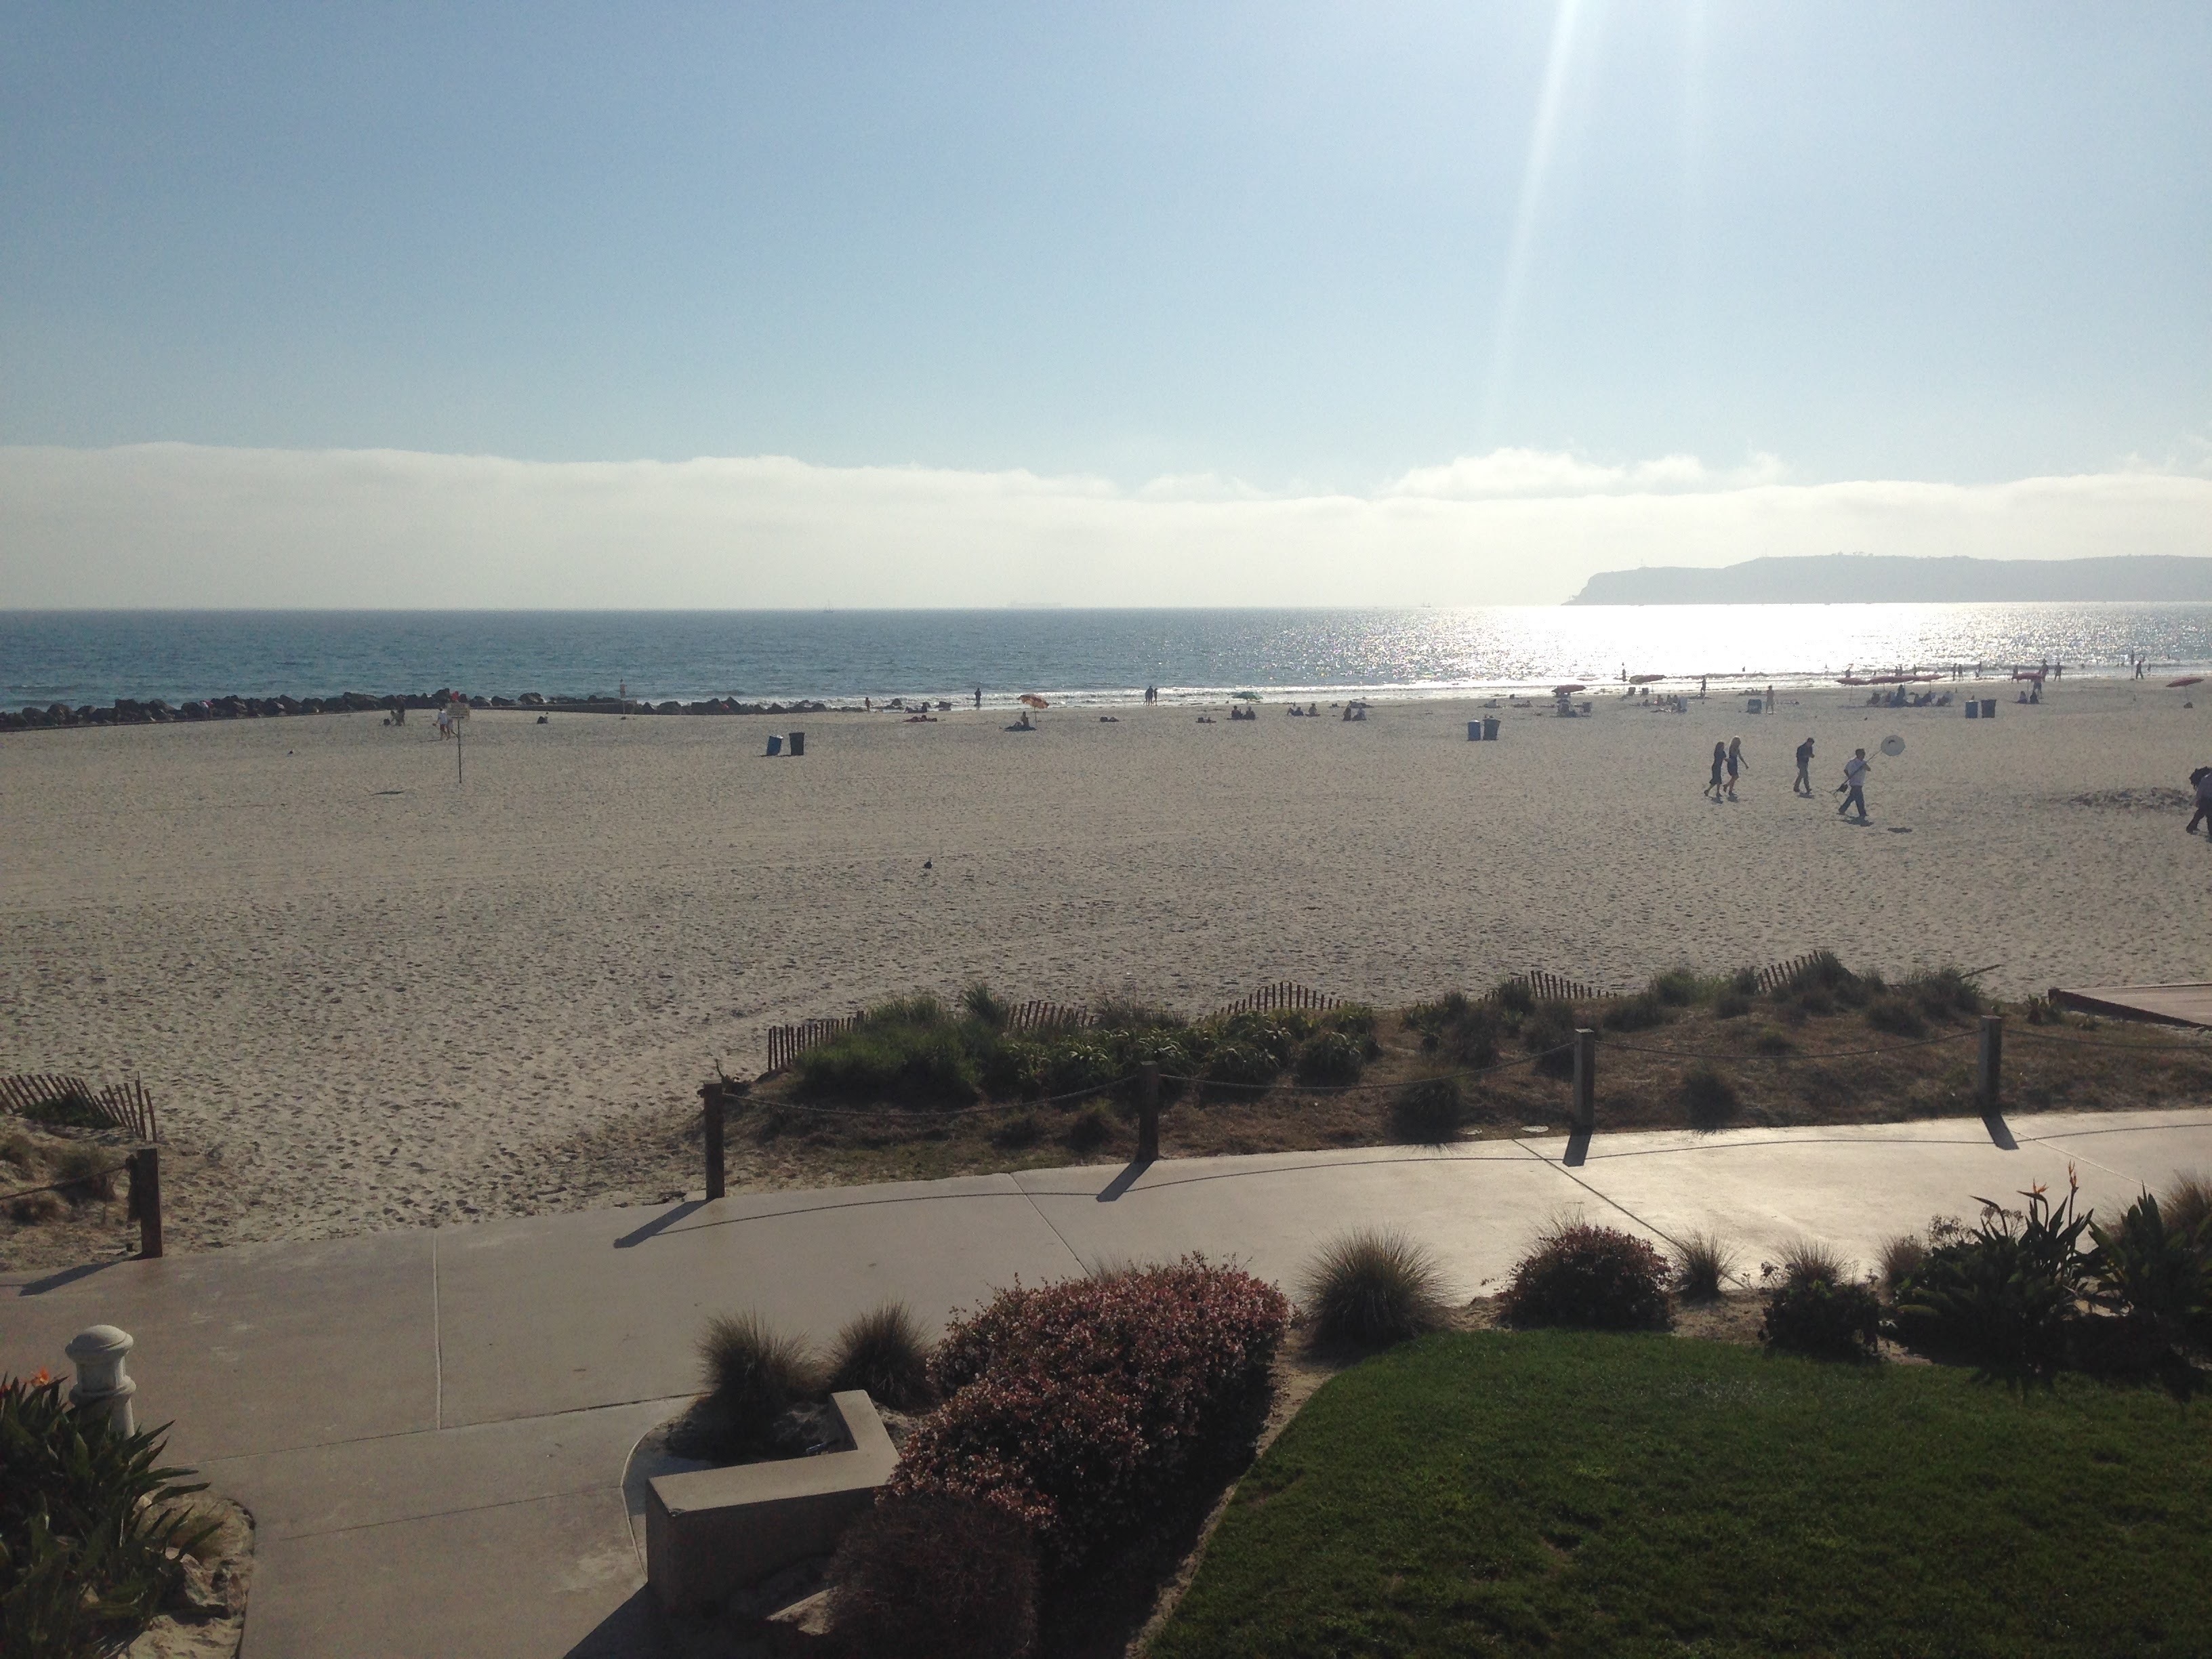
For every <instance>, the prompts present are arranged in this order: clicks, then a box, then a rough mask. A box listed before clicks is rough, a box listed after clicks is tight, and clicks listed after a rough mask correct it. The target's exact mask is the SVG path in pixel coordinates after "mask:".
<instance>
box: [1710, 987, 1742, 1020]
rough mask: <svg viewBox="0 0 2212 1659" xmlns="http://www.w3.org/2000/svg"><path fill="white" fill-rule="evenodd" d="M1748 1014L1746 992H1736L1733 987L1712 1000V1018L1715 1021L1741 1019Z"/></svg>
mask: <svg viewBox="0 0 2212 1659" xmlns="http://www.w3.org/2000/svg"><path fill="white" fill-rule="evenodd" d="M1749 1012H1751V997H1750V994H1748V993H1747V992H1743V991H1739V990H1737V989H1736V988H1735V987H1734V986H1730V987H1729V988H1728V989H1726V990H1724V991H1722V992H1720V993H1718V994H1716V995H1715V996H1714V998H1713V1018H1715V1019H1741V1018H1743V1017H1744V1016H1745V1015H1746V1014H1747V1013H1749Z"/></svg>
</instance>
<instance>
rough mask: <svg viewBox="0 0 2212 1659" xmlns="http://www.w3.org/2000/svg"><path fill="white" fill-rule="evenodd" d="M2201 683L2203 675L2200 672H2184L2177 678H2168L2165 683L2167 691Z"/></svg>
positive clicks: (2202, 682)
mask: <svg viewBox="0 0 2212 1659" xmlns="http://www.w3.org/2000/svg"><path fill="white" fill-rule="evenodd" d="M2202 684H2204V676H2203V675H2202V674H2184V675H2183V676H2182V677H2181V678H2179V679H2178V680H2168V681H2167V682H2166V690H2169V691H2178V690H2180V689H2181V688H2182V687H2183V686H2185V685H2202Z"/></svg>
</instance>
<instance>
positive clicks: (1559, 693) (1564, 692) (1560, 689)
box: [1552, 680, 1589, 697]
mask: <svg viewBox="0 0 2212 1659" xmlns="http://www.w3.org/2000/svg"><path fill="white" fill-rule="evenodd" d="M1587 690H1589V687H1588V686H1587V685H1584V684H1583V683H1582V682H1581V681H1580V680H1577V681H1576V682H1575V683H1574V684H1571V685H1555V686H1553V688H1552V695H1553V696H1555V697H1571V696H1574V694H1575V693H1576V692H1577V691H1587Z"/></svg>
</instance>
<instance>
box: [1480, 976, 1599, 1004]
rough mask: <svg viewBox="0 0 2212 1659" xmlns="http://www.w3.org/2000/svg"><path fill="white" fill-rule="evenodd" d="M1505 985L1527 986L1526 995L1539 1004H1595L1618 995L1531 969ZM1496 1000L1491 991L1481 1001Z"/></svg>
mask: <svg viewBox="0 0 2212 1659" xmlns="http://www.w3.org/2000/svg"><path fill="white" fill-rule="evenodd" d="M1506 983H1507V984H1508V985H1525V986H1527V987H1528V994H1529V995H1531V996H1533V997H1534V998H1535V999H1536V1000H1537V1001H1539V1002H1596V1001H1598V1000H1601V999H1602V998H1605V997H1607V996H1615V995H1618V994H1619V993H1618V992H1613V991H1600V990H1597V989H1595V988H1594V987H1590V986H1588V985H1584V984H1583V983H1582V982H1581V981H1578V980H1571V979H1567V978H1565V977H1564V976H1563V975H1559V974H1552V973H1547V972H1545V971H1544V969H1541V968H1532V969H1529V970H1528V972H1527V973H1525V974H1516V975H1513V977H1512V978H1511V979H1510V980H1508V981H1506ZM1483 1000H1484V1001H1486V1002H1494V1001H1496V1000H1498V993H1497V992H1496V991H1492V993H1491V994H1489V995H1488V996H1487V997H1486V998H1484V999H1483Z"/></svg>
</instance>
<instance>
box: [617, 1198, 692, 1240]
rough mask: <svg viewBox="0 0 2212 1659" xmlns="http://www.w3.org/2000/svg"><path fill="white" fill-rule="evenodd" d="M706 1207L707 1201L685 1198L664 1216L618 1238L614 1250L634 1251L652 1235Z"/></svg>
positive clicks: (657, 1217)
mask: <svg viewBox="0 0 2212 1659" xmlns="http://www.w3.org/2000/svg"><path fill="white" fill-rule="evenodd" d="M706 1207H707V1200H705V1199H703V1198H687V1199H685V1200H684V1201H683V1202H682V1203H681V1204H678V1205H674V1206H671V1208H670V1209H669V1210H668V1212H667V1213H666V1214H665V1215H657V1216H655V1217H654V1218H653V1219H652V1220H650V1221H648V1222H647V1223H646V1224H645V1225H643V1226H642V1227H640V1228H638V1229H637V1230H636V1231H634V1232H627V1233H624V1234H623V1236H622V1237H620V1238H618V1239H617V1240H615V1249H618V1250H628V1249H635V1248H636V1247H637V1246H638V1245H640V1244H642V1243H645V1242H646V1240H647V1239H648V1238H651V1237H653V1235H654V1234H656V1233H658V1232H660V1231H663V1230H664V1229H665V1228H669V1227H673V1226H674V1225H676V1224H677V1223H678V1222H679V1221H681V1220H683V1219H684V1217H685V1216H687V1215H690V1213H691V1212H693V1211H694V1210H703V1209H705V1208H706Z"/></svg>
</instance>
